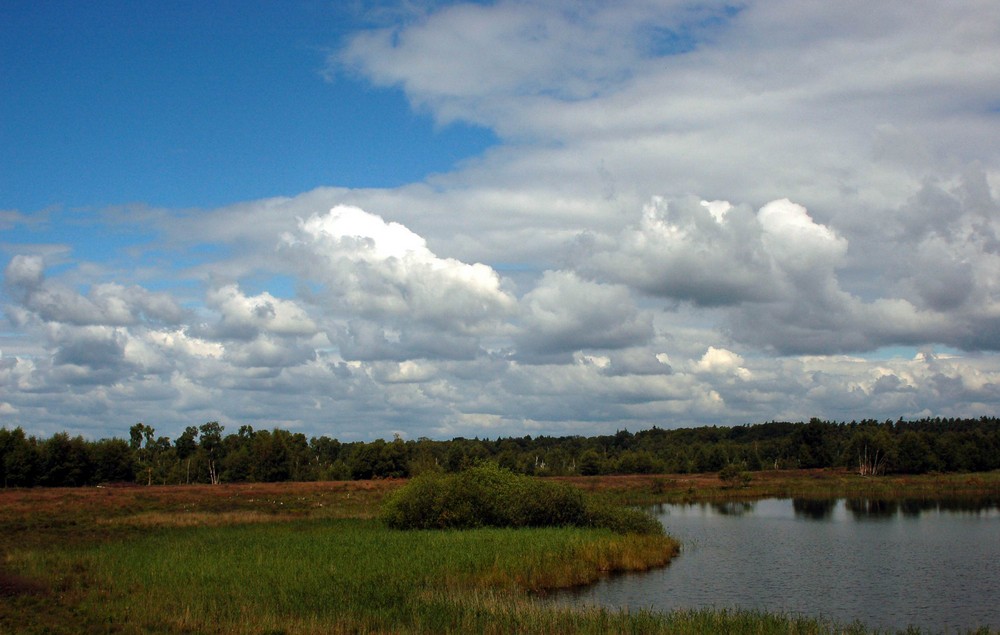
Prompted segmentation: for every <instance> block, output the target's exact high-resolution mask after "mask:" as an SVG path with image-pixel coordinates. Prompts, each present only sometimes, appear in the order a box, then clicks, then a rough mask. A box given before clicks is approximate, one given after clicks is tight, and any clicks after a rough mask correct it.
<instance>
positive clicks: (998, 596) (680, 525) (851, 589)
mask: <svg viewBox="0 0 1000 635" xmlns="http://www.w3.org/2000/svg"><path fill="white" fill-rule="evenodd" d="M655 512H656V513H657V514H658V515H659V517H660V519H661V521H662V522H663V524H664V526H665V527H666V528H667V532H668V533H669V534H671V535H672V536H674V537H675V538H677V539H678V540H680V541H681V544H682V547H681V553H680V555H679V556H678V557H677V558H675V559H674V561H673V562H672V563H671V564H670V566H668V567H666V568H665V569H660V570H657V571H652V572H648V573H642V574H630V575H622V576H617V577H613V578H609V579H606V580H603V581H601V582H599V583H597V584H596V585H594V586H591V587H587V588H585V589H581V590H577V591H573V592H572V594H571V598H572V601H573V602H574V603H576V602H582V603H585V604H596V605H601V606H612V607H627V608H631V609H639V608H646V609H650V608H651V609H654V610H660V611H669V610H672V609H676V608H700V607H715V608H731V607H741V608H752V609H762V610H767V611H781V612H785V613H791V614H802V615H808V616H822V617H827V618H831V619H834V620H836V621H838V622H844V623H850V622H853V621H855V620H861V621H862V622H864V623H865V624H866V625H867V626H869V627H872V628H879V629H904V628H906V627H907V626H908V625H914V626H918V627H920V628H921V629H923V630H925V631H930V632H943V631H948V632H956V631H961V630H965V629H968V628H974V627H978V626H989V627H991V628H994V629H1000V503H998V502H997V501H985V502H983V501H979V502H975V503H973V502H958V501H951V502H948V501H891V502H888V501H871V500H853V499H852V500H843V499H841V500H829V501H806V500H797V499H796V500H792V499H768V500H760V501H755V502H735V503H714V504H693V505H664V506H661V507H657V508H656V510H655ZM565 599H570V598H565Z"/></svg>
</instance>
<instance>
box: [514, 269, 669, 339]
mask: <svg viewBox="0 0 1000 635" xmlns="http://www.w3.org/2000/svg"><path fill="white" fill-rule="evenodd" d="M521 305H522V312H521V320H520V323H521V329H520V331H519V332H518V334H517V335H516V336H515V338H514V340H515V343H516V345H517V348H518V353H519V357H520V358H522V359H531V358H532V357H534V356H539V355H540V356H543V357H544V356H548V355H554V354H555V355H558V354H564V355H565V354H569V353H573V352H575V351H579V350H584V349H618V348H626V347H629V346H635V345H640V344H643V343H645V342H647V341H649V339H650V338H651V337H652V335H653V326H652V321H651V319H650V317H649V316H648V315H645V314H643V313H642V312H640V311H639V310H638V309H637V308H636V307H635V305H634V304H633V302H632V300H631V298H630V296H629V293H628V290H627V289H626V288H625V287H623V286H620V285H609V284H599V283H596V282H589V281H586V280H582V279H581V278H579V277H578V276H577V275H576V274H575V273H572V272H565V271H547V272H545V274H544V275H543V276H542V279H541V280H540V281H539V283H538V285H537V286H536V287H535V288H534V289H532V290H531V291H530V292H528V293H527V294H525V296H524V297H523V298H522V300H521Z"/></svg>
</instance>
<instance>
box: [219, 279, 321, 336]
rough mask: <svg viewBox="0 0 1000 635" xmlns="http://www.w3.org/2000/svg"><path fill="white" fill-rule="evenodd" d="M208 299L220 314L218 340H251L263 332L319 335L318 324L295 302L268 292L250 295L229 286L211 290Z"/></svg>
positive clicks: (233, 285) (233, 286)
mask: <svg viewBox="0 0 1000 635" xmlns="http://www.w3.org/2000/svg"><path fill="white" fill-rule="evenodd" d="M205 300H206V305H207V306H208V307H209V308H212V309H214V310H215V311H218V313H219V315H220V320H219V323H218V325H217V326H216V327H215V329H214V335H215V336H216V337H221V338H233V339H250V338H253V337H256V336H257V335H259V334H260V333H272V334H275V335H299V336H309V335H313V334H314V333H316V332H317V327H316V324H315V323H314V322H313V320H312V319H311V318H310V317H309V316H308V315H307V314H306V312H305V311H304V310H303V309H302V308H301V307H299V306H298V305H297V304H296V303H295V302H292V301H289V300H282V299H279V298H276V297H274V296H273V295H271V294H270V293H268V292H266V291H265V292H263V293H261V294H258V295H256V296H247V295H245V294H243V293H242V292H241V291H240V289H239V286H238V285H236V284H228V285H224V286H222V287H219V288H217V289H212V290H210V291H209V292H208V295H207V297H206V299H205Z"/></svg>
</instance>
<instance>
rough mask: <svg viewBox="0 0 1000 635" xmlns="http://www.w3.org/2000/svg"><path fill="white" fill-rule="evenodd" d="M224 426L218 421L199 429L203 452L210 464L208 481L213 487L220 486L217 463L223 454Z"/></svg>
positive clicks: (210, 422)
mask: <svg viewBox="0 0 1000 635" xmlns="http://www.w3.org/2000/svg"><path fill="white" fill-rule="evenodd" d="M223 429H224V427H223V426H221V425H219V422H218V421H209V422H208V423H206V424H204V425H202V426H201V428H199V431H200V432H201V450H202V452H204V453H205V458H206V460H207V462H208V479H209V481H210V482H211V483H212V485H218V484H219V472H218V470H217V469H216V461H218V460H219V459H220V458H221V456H220V455H221V454H222V430H223Z"/></svg>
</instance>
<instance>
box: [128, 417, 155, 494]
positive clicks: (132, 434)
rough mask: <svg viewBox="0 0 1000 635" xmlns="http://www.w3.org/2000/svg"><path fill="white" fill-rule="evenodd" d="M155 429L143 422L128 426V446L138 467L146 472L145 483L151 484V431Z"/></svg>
mask: <svg viewBox="0 0 1000 635" xmlns="http://www.w3.org/2000/svg"><path fill="white" fill-rule="evenodd" d="M154 432H155V430H153V428H152V427H151V426H147V425H146V424H144V423H137V424H135V425H134V426H132V427H131V428H129V446H130V447H131V448H132V452H133V454H134V455H135V457H136V460H137V462H138V463H139V469H141V470H142V471H143V472H145V473H146V485H152V484H153V433H154Z"/></svg>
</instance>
